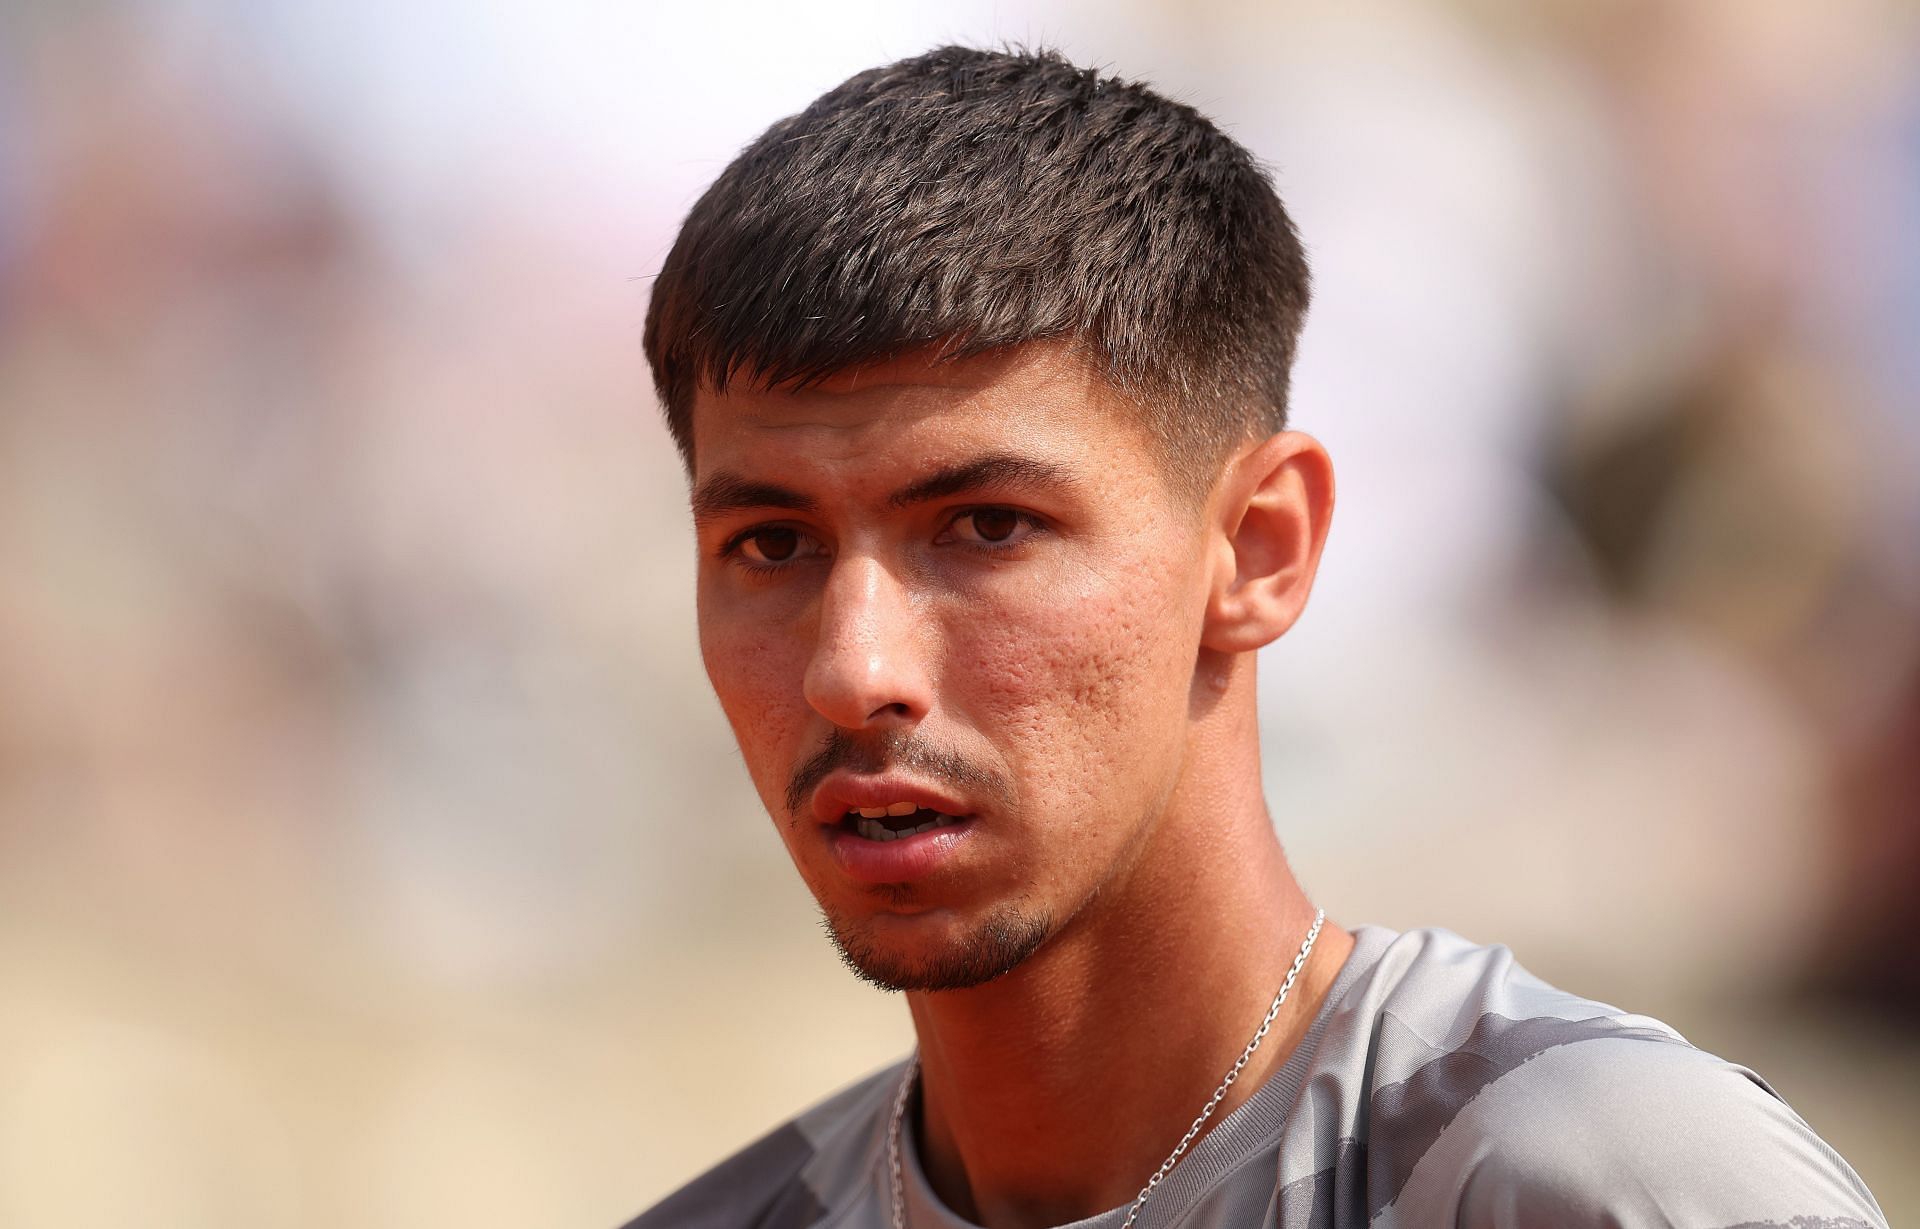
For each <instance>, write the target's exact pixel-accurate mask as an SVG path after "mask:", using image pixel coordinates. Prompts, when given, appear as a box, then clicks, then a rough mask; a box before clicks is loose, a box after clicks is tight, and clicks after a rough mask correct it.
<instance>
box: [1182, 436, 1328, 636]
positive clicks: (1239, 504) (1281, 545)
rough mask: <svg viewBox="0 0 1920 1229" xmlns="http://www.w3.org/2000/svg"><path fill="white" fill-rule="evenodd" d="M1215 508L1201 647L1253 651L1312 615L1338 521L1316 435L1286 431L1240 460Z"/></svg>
mask: <svg viewBox="0 0 1920 1229" xmlns="http://www.w3.org/2000/svg"><path fill="white" fill-rule="evenodd" d="M1210 502H1211V506H1210V507H1209V509H1208V523H1209V527H1210V528H1209V532H1210V533H1211V534H1212V535H1213V550H1212V555H1213V559H1214V575H1213V577H1212V589H1211V593H1210V595H1209V597H1208V601H1207V613H1206V625H1205V627H1204V629H1203V631H1202V634H1201V644H1202V645H1203V646H1204V647H1206V648H1209V649H1213V650H1215V651H1216V652H1222V653H1246V652H1251V651H1252V650H1254V649H1258V648H1260V647H1261V646H1263V645H1267V644H1271V643H1272V642H1273V641H1274V640H1277V639H1278V638H1279V637H1280V636H1281V635H1282V634H1284V633H1285V632H1286V630H1287V629H1288V628H1290V627H1292V626H1293V624H1294V621H1295V620H1296V619H1298V618H1299V617H1300V612H1301V611H1302V610H1304V609H1305V608H1306V605H1307V595H1308V593H1309V592H1310V591H1311V590H1312V588H1313V578H1314V574H1315V572H1316V571H1317V570H1318V569H1319V566H1320V550H1321V548H1322V547H1323V546H1324V545H1325V544H1326V540H1327V526H1328V524H1329V522H1330V521H1331V520H1332V517H1333V462H1332V460H1331V459H1330V458H1329V457H1328V456H1327V450H1326V449H1325V448H1322V447H1321V446H1320V443H1319V441H1318V440H1315V439H1314V438H1313V437H1312V436H1310V435H1306V434H1304V433H1302V432H1299V431H1283V432H1281V433H1280V434H1278V435H1275V436H1272V437H1270V438H1268V439H1265V440H1261V441H1260V442H1258V443H1256V444H1250V445H1248V446H1247V447H1246V448H1245V449H1244V450H1242V451H1241V452H1240V453H1239V454H1237V455H1236V456H1235V458H1234V459H1233V460H1232V461H1231V462H1229V464H1228V466H1227V471H1226V473H1225V474H1223V475H1222V477H1221V481H1220V484H1219V486H1218V487H1217V488H1216V489H1215V492H1214V497H1213V499H1212V501H1210Z"/></svg>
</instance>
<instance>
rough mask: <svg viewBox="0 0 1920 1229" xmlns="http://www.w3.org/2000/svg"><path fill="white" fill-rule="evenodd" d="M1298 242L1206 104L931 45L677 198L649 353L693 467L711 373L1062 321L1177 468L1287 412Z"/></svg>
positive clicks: (1192, 484) (751, 374) (1043, 329)
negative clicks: (696, 192)
mask: <svg viewBox="0 0 1920 1229" xmlns="http://www.w3.org/2000/svg"><path fill="white" fill-rule="evenodd" d="M1307 298H1308V275H1307V263H1306V257H1305V254H1304V253H1303V252H1302V250H1301V247H1300V241H1299V237H1298V236H1297V235H1296V233H1295V232H1294V228H1293V223H1292V222H1291V221H1290V220H1289V219H1288V217H1287V214H1286V210H1285V209H1284V208H1283V207H1282V205H1281V203H1280V199H1279V197H1278V196H1277V195H1275V193H1274V189H1273V186H1272V184H1271V183H1270V182H1269V180H1268V178H1267V175H1266V173H1265V171H1264V170H1262V168H1261V167H1260V165H1259V164H1258V163H1257V162H1256V161H1255V160H1254V158H1253V157H1252V156H1251V155H1250V154H1249V153H1248V152H1247V151H1246V150H1245V149H1243V148H1242V147H1241V146H1240V145H1239V144H1238V143H1236V142H1235V141H1234V140H1232V139H1231V138H1230V137H1228V136H1227V135H1226V134H1225V133H1223V132H1221V131H1220V130H1219V129H1218V128H1216V127H1215V126H1214V125H1213V124H1212V123H1211V122H1209V121H1208V120H1207V119H1206V118H1205V117H1204V116H1202V115H1201V114H1200V113H1199V112H1197V111H1195V110H1194V109H1193V108H1191V107H1188V106H1185V105H1183V104H1181V103H1177V102H1174V101H1171V100H1169V99H1167V98H1165V97H1162V96H1161V95H1159V94H1157V93H1155V92H1154V91H1152V90H1150V89H1148V88H1147V87H1146V86H1144V85H1140V84H1137V83H1134V82H1128V81H1122V80H1119V79H1116V78H1113V77H1103V76H1101V75H1099V73H1098V72H1096V71H1095V70H1092V69H1083V68H1078V67H1075V66H1074V65H1072V64H1070V63H1068V62H1067V61H1066V60H1065V59H1064V58H1062V57H1061V56H1060V55H1059V54H1058V53H1056V52H1052V51H1037V52H1027V51H983V50H975V49H971V48H965V47H943V48H940V49H938V50H935V51H931V52H928V53H927V54H925V55H921V56H916V57H914V58H912V59H906V60H901V61H899V62H898V63H895V64H890V65H887V66H886V67H883V68H876V69H871V70H869V71H867V72H863V73H860V74H858V75H857V76H854V77H852V78H849V79H848V80H847V81H846V82H844V83H843V84H841V85H840V86H838V87H837V88H835V89H833V90H830V91H829V92H827V93H826V94H824V95H822V96H821V97H820V98H819V99H818V100H816V101H815V102H814V103H813V105H812V106H809V107H808V108H807V109H806V110H804V111H802V112H800V113H799V114H798V115H793V116H789V117H787V118H786V119H783V120H781V121H779V122H778V123H776V124H774V125H773V126H772V127H771V128H769V129H767V131H766V132H765V133H764V134H763V135H762V136H761V137H760V138H759V139H758V140H756V141H755V142H753V144H751V145H749V146H748V147H747V148H746V150H745V151H744V152H742V153H741V154H740V156H739V157H737V158H735V159H734V161H733V162H732V164H731V165H729V166H728V167H727V169H726V170H725V171H724V172H722V173H721V175H720V177H719V179H717V180H716V181H715V182H714V183H713V185H712V187H710V188H708V189H707V191H706V193H705V194H704V195H702V196H701V198H700V199H699V201H698V202H697V203H696V204H695V205H694V207H693V209H692V211H691V212H690V213H689V214H688V216H687V220H686V223H685V224H684V225H683V226H682V228H681V230H680V235H679V238H678V239H677V240H676V241H675V243H674V245H673V249H672V250H671V252H669V253H668V255H667V259H666V263H665V265H664V266H663V268H662V270H661V272H660V275H659V278H658V279H657V280H656V281H655V283H654V288H653V300H652V304H651V306H650V308H649V310H648V313H647V325H646V351H647V358H648V361H649V363H650V364H651V365H652V368H653V375H654V382H655V384H656V386H657V388H658V390H659V393H660V398H661V402H662V404H663V406H664V408H665V411H666V416H667V424H668V426H669V428H670V429H671V431H672V433H673V437H674V440H675V442H676V443H677V444H678V445H679V448H680V451H681V455H682V457H683V458H684V459H685V460H686V463H687V466H688V468H689V470H691V469H692V466H693V424H692V410H693V400H694V394H695V392H696V391H697V390H698V389H700V388H702V387H704V388H707V389H709V390H712V391H713V392H716V393H720V392H725V391H726V389H727V388H728V386H729V384H731V383H733V382H735V381H739V380H747V381H751V382H752V383H753V384H755V385H757V386H760V387H768V388H779V387H790V388H793V389H795V390H798V389H801V388H804V387H806V386H807V385H808V384H810V383H812V382H815V381H818V380H820V379H822V378H824V377H826V376H829V375H832V374H835V373H837V372H842V371H845V370H847V369H850V368H855V367H859V366H862V365H865V364H868V363H873V362H878V361H883V360H886V359H888V358H891V357H894V356H897V355H901V354H905V353H910V352H914V351H921V350H928V351H931V352H932V353H934V354H936V355H938V356H940V357H942V358H949V359H957V358H963V357H967V356H970V355H976V354H983V353H987V352H990V351H995V350H1000V349H1003V348H1006V347H1010V346H1015V345H1019V344H1022V343H1026V342H1033V341H1041V340H1050V339H1061V340H1065V341H1067V342H1068V343H1069V344H1071V345H1073V346H1074V347H1075V348H1076V349H1077V350H1078V351H1079V352H1080V353H1081V354H1082V355H1083V356H1084V357H1085V358H1087V359H1088V360H1089V361H1090V362H1092V363H1093V364H1094V366H1095V369H1096V370H1098V371H1100V372H1101V373H1102V374H1103V375H1104V376H1105V378H1106V380H1107V382H1108V383H1109V384H1110V385H1111V386H1112V387H1113V388H1114V389H1116V390H1118V391H1119V392H1120V393H1122V394H1123V395H1125V397H1126V398H1127V399H1128V400H1129V401H1131V402H1132V403H1133V404H1134V405H1135V406H1136V407H1138V409H1139V410H1140V412H1141V414H1142V415H1143V417H1144V420H1145V423H1146V425H1147V427H1148V430H1149V432H1150V433H1151V434H1152V436H1153V437H1154V438H1155V439H1156V440H1157V441H1158V443H1159V445H1160V447H1161V450H1162V453H1163V459H1164V460H1165V462H1166V465H1167V470H1168V472H1169V473H1170V475H1172V476H1173V477H1174V479H1175V480H1176V482H1177V483H1178V484H1180V485H1183V486H1187V487H1189V488H1193V489H1198V490H1202V491H1204V490H1205V489H1206V488H1207V487H1209V486H1211V484H1212V481H1213V479H1214V478H1215V476H1216V475H1217V472H1218V467H1219V464H1220V463H1221V461H1222V460H1223V459H1224V456H1225V454H1226V452H1227V450H1229V449H1230V448H1231V447H1233V446H1234V445H1235V444H1237V443H1241V442H1244V441H1245V440H1248V439H1250V438H1256V437H1260V436H1264V435H1267V434H1270V433H1272V432H1275V431H1278V430H1281V429H1282V428H1283V427H1284V426H1285V425H1286V415H1287V376H1288V371H1289V369H1290V368H1291V367H1292V364H1293V355H1294V345H1295V341H1296V339H1297V338H1298V336H1299V332H1300V325H1301V322H1302V319H1303V318H1304V316H1305V314H1306V309H1307Z"/></svg>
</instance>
